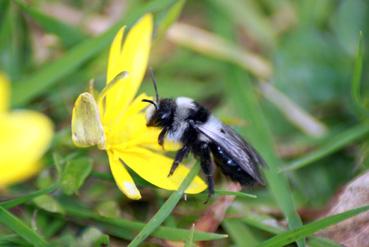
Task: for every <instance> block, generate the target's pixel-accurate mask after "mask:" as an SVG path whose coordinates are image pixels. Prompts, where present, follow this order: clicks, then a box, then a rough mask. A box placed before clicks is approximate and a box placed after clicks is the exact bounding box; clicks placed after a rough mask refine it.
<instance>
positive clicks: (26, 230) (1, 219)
mask: <svg viewBox="0 0 369 247" xmlns="http://www.w3.org/2000/svg"><path fill="white" fill-rule="evenodd" d="M0 223H2V224H3V225H5V226H6V227H8V228H10V229H11V230H12V231H14V232H15V233H16V234H18V235H19V236H20V237H22V238H23V239H25V240H26V241H27V242H28V243H30V244H31V245H33V246H37V247H39V246H40V247H43V246H48V245H47V242H46V241H45V239H43V237H41V236H40V235H38V234H37V233H36V232H35V231H34V230H32V229H31V228H30V227H29V226H27V225H26V224H24V223H23V222H22V221H21V220H20V219H18V218H17V217H15V216H14V215H13V214H11V213H10V212H9V211H8V210H6V209H5V208H3V207H1V206H0Z"/></svg>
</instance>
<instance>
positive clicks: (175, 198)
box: [128, 163, 200, 247]
mask: <svg viewBox="0 0 369 247" xmlns="http://www.w3.org/2000/svg"><path fill="white" fill-rule="evenodd" d="M199 171H200V165H199V164H198V163H196V164H195V165H194V166H193V167H192V169H191V171H190V172H189V173H188V175H187V176H186V178H185V179H184V180H183V182H182V183H181V185H180V186H179V188H178V190H177V191H175V192H173V193H172V195H171V196H170V197H169V198H168V200H167V201H166V202H165V203H164V204H163V205H162V206H161V207H160V209H159V211H158V212H157V213H156V214H155V215H154V216H153V217H152V218H151V220H150V221H149V222H148V223H147V224H146V225H145V227H144V228H142V230H141V231H140V232H139V233H138V234H137V236H136V237H135V238H134V239H133V240H132V242H130V243H129V245H128V246H129V247H135V246H138V245H139V244H141V243H142V242H143V241H144V240H145V239H146V238H147V237H148V236H150V234H151V233H152V232H153V231H155V230H156V229H157V228H158V227H159V226H160V225H161V223H163V222H164V220H165V219H166V218H167V217H168V216H169V215H170V213H171V212H172V210H173V209H174V207H175V206H176V205H177V203H178V202H179V200H180V199H181V197H182V196H183V194H184V191H185V190H186V189H187V187H188V186H189V185H190V183H191V182H192V180H193V179H194V178H195V177H196V175H197V174H198V173H199Z"/></svg>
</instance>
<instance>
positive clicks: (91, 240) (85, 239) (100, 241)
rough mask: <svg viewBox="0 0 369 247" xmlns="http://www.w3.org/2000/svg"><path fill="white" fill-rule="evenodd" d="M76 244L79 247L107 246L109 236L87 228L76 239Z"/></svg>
mask: <svg viewBox="0 0 369 247" xmlns="http://www.w3.org/2000/svg"><path fill="white" fill-rule="evenodd" d="M76 244H77V245H78V246H81V247H90V246H109V236H108V235H105V234H103V233H102V232H101V231H100V230H99V229H97V228H94V227H89V228H87V229H86V230H85V231H84V232H83V233H82V235H81V236H80V237H79V238H78V239H77V243H76Z"/></svg>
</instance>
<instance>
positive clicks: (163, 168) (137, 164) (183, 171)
mask: <svg viewBox="0 0 369 247" xmlns="http://www.w3.org/2000/svg"><path fill="white" fill-rule="evenodd" d="M119 155H120V158H121V159H122V160H123V161H124V163H125V164H126V165H127V166H128V167H129V168H131V169H132V170H133V171H135V172H136V173H137V174H138V175H139V176H141V177H142V178H143V179H145V180H147V181H148V182H150V183H152V184H154V185H156V186H158V187H160V188H163V189H166V190H177V189H178V187H179V186H180V184H181V183H182V181H183V179H184V178H185V177H186V175H187V173H188V171H189V170H188V168H187V167H185V166H184V165H179V166H178V168H177V170H176V171H175V172H174V174H173V175H172V176H170V177H168V173H169V170H170V168H171V166H172V163H173V160H172V159H169V158H167V157H165V156H163V155H160V154H157V153H154V152H151V151H149V150H147V149H144V148H139V147H132V148H131V149H125V150H122V151H121V152H119ZM206 188H207V186H206V184H205V183H204V181H202V179H201V178H200V177H196V178H195V179H194V180H193V181H192V183H191V185H190V186H189V187H188V188H187V190H186V193H189V194H196V193H200V192H202V191H204V190H205V189H206Z"/></svg>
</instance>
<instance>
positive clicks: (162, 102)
mask: <svg viewBox="0 0 369 247" xmlns="http://www.w3.org/2000/svg"><path fill="white" fill-rule="evenodd" d="M150 76H151V79H152V82H153V84H154V89H155V95H156V99H155V101H153V100H150V99H144V100H142V101H143V102H147V103H150V105H149V107H148V108H147V109H146V125H147V126H150V127H165V126H168V125H170V124H171V123H172V122H173V118H174V111H175V101H174V100H172V99H159V93H158V88H157V86H156V80H155V77H154V72H153V71H152V69H151V68H150Z"/></svg>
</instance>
